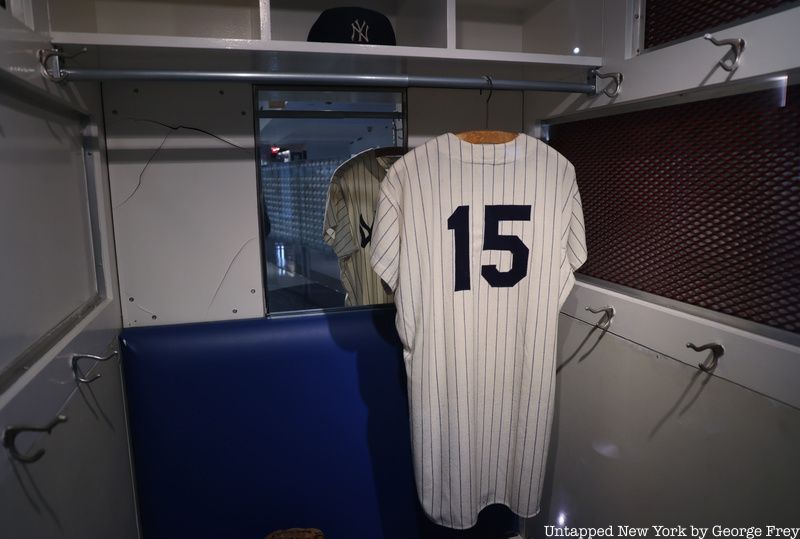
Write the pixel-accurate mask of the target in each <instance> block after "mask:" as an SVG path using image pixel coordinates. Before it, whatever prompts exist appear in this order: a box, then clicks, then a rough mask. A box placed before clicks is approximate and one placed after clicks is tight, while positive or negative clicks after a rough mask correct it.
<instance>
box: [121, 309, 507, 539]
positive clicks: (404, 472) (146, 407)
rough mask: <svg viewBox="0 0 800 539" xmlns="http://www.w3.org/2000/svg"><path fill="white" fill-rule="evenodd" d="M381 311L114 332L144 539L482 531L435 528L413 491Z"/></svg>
mask: <svg viewBox="0 0 800 539" xmlns="http://www.w3.org/2000/svg"><path fill="white" fill-rule="evenodd" d="M394 316H395V311H394V309H392V308H388V307H386V308H372V309H360V310H342V311H338V312H328V313H314V314H306V315H301V316H284V317H274V318H262V319H254V320H241V321H229V322H212V323H202V324H185V325H175V326H160V327H150V328H130V329H125V330H124V331H123V332H122V334H121V336H120V340H121V344H122V356H123V364H124V369H125V385H126V393H127V399H128V408H129V413H130V424H131V438H132V445H133V452H134V465H135V472H136V479H137V486H138V495H139V506H140V514H141V521H142V532H143V536H144V538H145V539H177V538H184V537H186V538H191V539H201V538H214V539H222V538H225V539H233V538H241V539H262V538H263V537H265V536H266V535H267V534H268V533H269V532H271V531H274V530H277V529H283V528H290V527H316V528H320V529H321V530H323V531H324V532H325V534H326V538H327V539H340V538H341V539H362V538H363V539H380V538H398V539H415V538H450V537H452V538H467V537H469V538H481V539H483V538H490V537H502V536H503V535H505V534H503V533H501V532H499V531H497V530H503V529H513V527H514V523H513V521H514V519H513V518H511V515H510V513H508V512H507V511H504V510H502V509H499V507H497V508H495V507H493V508H489V509H487V510H486V511H484V513H482V515H481V520H480V522H479V524H478V526H476V528H473V529H472V530H469V531H467V532H456V531H453V530H448V529H445V528H441V527H439V526H435V525H433V524H432V523H430V522H429V521H428V520H427V518H426V517H425V516H424V515H423V513H422V511H421V509H420V507H419V504H418V501H417V495H416V491H415V488H414V474H413V469H412V463H411V449H410V440H409V424H408V402H407V397H406V387H405V371H404V366H403V360H402V353H401V346H400V342H399V340H398V338H397V334H396V332H395V328H394Z"/></svg>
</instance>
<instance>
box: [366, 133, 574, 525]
mask: <svg viewBox="0 0 800 539" xmlns="http://www.w3.org/2000/svg"><path fill="white" fill-rule="evenodd" d="M583 227H584V225H583V212H582V209H581V200H580V195H579V194H578V188H577V184H576V182H575V169H574V167H573V166H572V164H570V163H569V162H568V161H567V160H566V159H565V158H564V157H563V156H562V155H561V154H559V153H558V152H556V151H555V150H554V149H552V148H550V147H549V146H547V145H546V144H545V143H543V142H541V141H539V140H537V139H535V138H532V137H529V136H527V135H524V134H521V135H518V136H517V137H516V138H515V139H514V140H513V141H511V142H509V143H507V144H493V145H490V144H470V143H467V142H464V141H462V140H461V139H459V138H458V137H456V136H455V135H453V134H450V133H448V134H445V135H442V136H439V137H437V138H435V139H432V140H430V141H428V142H427V143H426V144H424V145H422V146H419V147H417V148H416V149H415V150H413V151H412V152H410V153H408V154H406V155H405V156H404V157H403V158H401V159H400V160H398V161H397V162H396V163H395V164H394V165H393V166H392V168H391V169H390V170H389V173H388V175H387V177H386V178H385V179H384V181H383V183H382V185H381V194H380V200H379V203H378V212H377V215H376V218H375V227H374V229H373V235H374V240H373V241H374V244H373V246H372V259H371V261H372V264H373V267H374V268H375V270H376V271H377V273H378V275H380V276H381V278H382V279H383V280H384V281H386V282H387V283H388V284H389V286H391V288H392V289H393V290H394V291H395V303H396V305H397V320H396V324H397V329H398V332H399V334H400V338H401V340H402V342H403V345H404V358H405V364H406V372H407V375H408V391H409V405H410V408H411V427H412V428H411V438H412V448H413V452H414V471H415V476H416V484H417V491H418V494H419V498H420V501H421V503H422V506H423V508H424V509H425V511H426V513H427V514H428V516H429V517H430V518H431V519H432V520H433V521H434V522H436V523H438V524H442V525H445V526H449V527H451V528H458V529H463V528H468V527H471V526H473V525H474V524H475V522H476V520H477V516H478V512H479V511H480V510H481V509H483V508H484V507H486V506H487V505H490V504H493V503H501V504H505V505H507V506H508V507H510V508H511V509H512V510H513V511H514V512H515V513H517V514H518V515H522V516H526V517H527V516H533V515H535V514H536V513H538V511H539V502H540V497H541V491H542V481H543V477H544V470H545V463H546V457H547V449H548V441H549V437H550V426H551V421H552V417H553V399H554V385H555V354H556V330H557V325H558V313H559V309H560V307H561V305H562V304H563V302H564V300H565V299H566V296H567V295H568V294H569V292H570V290H571V289H572V286H573V284H574V281H575V279H574V276H573V271H574V270H575V269H576V268H578V267H579V266H580V265H581V264H583V262H584V261H585V260H586V243H585V238H584V230H583Z"/></svg>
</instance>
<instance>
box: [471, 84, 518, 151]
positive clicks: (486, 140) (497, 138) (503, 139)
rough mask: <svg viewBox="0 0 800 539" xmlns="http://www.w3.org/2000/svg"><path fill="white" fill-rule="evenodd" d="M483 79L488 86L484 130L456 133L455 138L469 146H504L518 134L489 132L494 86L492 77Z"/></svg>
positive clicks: (481, 91)
mask: <svg viewBox="0 0 800 539" xmlns="http://www.w3.org/2000/svg"><path fill="white" fill-rule="evenodd" d="M483 78H484V79H486V83H487V84H488V85H489V95H488V96H487V97H486V102H485V109H484V129H483V130H476V131H464V132H463V133H457V134H456V136H457V137H458V138H460V139H461V140H463V141H464V142H469V143H470V144H505V143H507V142H511V141H512V140H514V139H515V138H517V136H518V135H519V133H512V132H510V131H491V130H490V129H489V101H490V100H491V99H492V94H493V93H494V84H493V82H492V77H490V76H489V75H484V76H483ZM480 93H481V95H483V89H481V90H480Z"/></svg>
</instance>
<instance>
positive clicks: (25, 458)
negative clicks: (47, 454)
mask: <svg viewBox="0 0 800 539" xmlns="http://www.w3.org/2000/svg"><path fill="white" fill-rule="evenodd" d="M66 421H67V416H65V415H58V416H56V418H55V419H53V420H52V421H51V422H50V423H48V424H47V425H45V426H44V427H28V426H24V425H22V426H19V427H6V428H5V429H3V447H5V448H6V449H8V452H9V453H10V454H11V457H12V458H13V459H14V460H18V461H20V462H25V463H31V462H36V461H37V460H39V459H40V458H42V456H43V455H44V449H39V450H38V451H36V452H35V453H34V454H32V455H23V454H22V453H20V452H19V451H17V446H16V441H17V435H18V434H20V433H22V432H46V433H47V434H50V433H51V432H52V431H53V429H54V428H55V427H56V425H59V424H61V423H64V422H66Z"/></svg>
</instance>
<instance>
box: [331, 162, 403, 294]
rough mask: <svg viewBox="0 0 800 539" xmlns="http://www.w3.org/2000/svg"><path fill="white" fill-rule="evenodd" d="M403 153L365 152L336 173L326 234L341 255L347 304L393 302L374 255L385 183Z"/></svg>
mask: <svg viewBox="0 0 800 539" xmlns="http://www.w3.org/2000/svg"><path fill="white" fill-rule="evenodd" d="M402 153H403V151H402V149H400V148H378V149H370V150H365V151H363V152H361V153H358V154H356V155H355V156H353V157H351V158H350V159H348V160H347V161H345V162H344V163H342V164H341V165H340V166H339V168H337V169H336V171H334V173H333V176H331V184H330V187H329V188H328V202H327V204H326V206H325V221H324V224H323V232H322V237H323V239H324V240H325V243H327V244H328V245H330V246H331V247H332V248H333V250H334V252H335V253H336V256H337V257H338V258H339V273H340V274H341V278H342V286H344V289H345V290H346V291H347V297H346V299H345V304H346V305H373V304H378V303H392V301H393V297H392V294H391V292H388V293H387V291H386V290H385V289H384V286H383V284H382V283H381V280H380V278H379V277H378V276H377V275H376V274H375V272H374V270H373V269H372V266H371V265H370V263H369V258H370V253H371V248H372V246H371V242H372V225H373V223H374V222H375V209H376V207H377V203H378V195H379V193H380V185H381V181H383V178H384V177H385V176H386V172H387V171H388V170H389V168H390V167H391V166H392V163H394V162H395V161H396V160H397V159H398V158H399V157H400V156H401V155H402Z"/></svg>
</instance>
